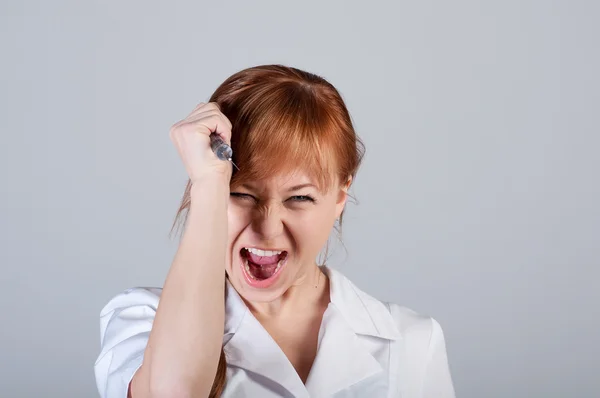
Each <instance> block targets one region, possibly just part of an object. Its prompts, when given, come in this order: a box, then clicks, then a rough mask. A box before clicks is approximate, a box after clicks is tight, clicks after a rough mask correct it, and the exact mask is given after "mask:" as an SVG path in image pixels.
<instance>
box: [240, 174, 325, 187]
mask: <svg viewBox="0 0 600 398" xmlns="http://www.w3.org/2000/svg"><path fill="white" fill-rule="evenodd" d="M237 185H238V186H239V187H244V188H248V189H254V190H260V191H282V190H284V191H287V190H293V189H294V188H299V187H300V186H305V187H306V188H307V189H315V190H317V191H319V192H321V193H326V192H327V191H328V187H325V190H323V189H321V187H319V181H318V179H317V178H315V177H314V176H311V175H310V174H309V173H308V172H307V171H306V170H303V169H295V170H293V171H291V172H282V173H278V174H275V175H273V176H271V177H268V178H261V179H247V180H243V181H239V183H238V184H237Z"/></svg>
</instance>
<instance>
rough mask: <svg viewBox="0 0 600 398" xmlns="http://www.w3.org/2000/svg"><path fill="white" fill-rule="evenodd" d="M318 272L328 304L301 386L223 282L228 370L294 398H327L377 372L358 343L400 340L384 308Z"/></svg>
mask: <svg viewBox="0 0 600 398" xmlns="http://www.w3.org/2000/svg"><path fill="white" fill-rule="evenodd" d="M321 269H322V270H323V272H324V273H325V274H326V275H327V276H328V278H329V286H330V299H331V300H330V301H331V302H330V303H329V305H328V307H327V310H326V311H325V313H324V315H323V320H322V322H321V328H320V330H319V341H318V349H317V356H316V358H315V361H314V363H313V366H312V368H311V371H310V374H309V376H308V379H307V381H306V386H305V385H304V384H303V383H302V380H301V379H300V377H299V376H298V374H297V373H296V371H295V369H294V367H293V366H292V364H291V363H290V362H289V360H288V359H287V357H286V356H285V354H284V353H283V351H282V350H281V348H280V347H279V346H278V345H277V343H276V342H275V341H274V340H273V339H272V338H271V336H270V335H269V333H268V332H267V331H266V330H265V329H264V328H263V327H262V325H261V324H260V322H258V320H256V318H255V317H254V316H253V315H252V313H251V312H250V310H249V309H248V307H247V306H246V304H245V303H244V302H243V300H242V299H241V297H240V296H239V295H238V293H237V291H236V290H235V289H234V288H233V286H232V285H231V284H230V282H229V280H227V288H226V298H225V312H226V313H225V334H224V337H223V343H224V350H225V354H226V357H227V362H228V365H229V366H234V367H238V368H242V369H245V370H246V371H249V372H252V373H255V374H258V375H261V376H263V377H265V378H267V379H269V380H270V381H271V382H273V383H276V384H278V385H280V386H281V387H282V388H284V389H285V390H287V391H289V392H290V393H291V394H292V395H293V396H294V397H308V396H310V397H326V396H331V395H333V394H335V393H336V392H338V391H341V390H343V389H346V388H348V387H350V386H351V385H354V384H356V383H359V382H361V381H363V380H365V379H367V378H369V377H371V376H374V375H376V374H378V373H380V372H382V371H383V367H382V365H381V364H380V363H379V362H378V361H377V359H375V357H374V356H373V355H372V354H371V352H370V351H369V349H368V347H367V345H366V344H365V342H364V341H361V338H362V337H363V336H370V337H375V338H378V339H382V344H383V343H384V341H383V340H391V341H395V340H399V339H400V333H399V331H398V328H397V327H396V324H395V322H394V319H393V318H392V316H391V315H390V312H389V311H388V309H387V307H386V306H385V305H384V304H383V303H382V302H380V301H379V300H376V299H374V298H373V297H371V296H369V295H367V294H366V293H364V292H362V291H361V290H360V289H358V288H357V287H356V286H355V285H354V284H353V283H352V282H350V281H349V280H348V279H347V278H346V277H345V276H343V275H342V274H341V273H339V272H338V271H336V270H334V269H331V268H328V267H325V266H322V267H321ZM386 344H387V343H386ZM387 365H388V364H386V367H387Z"/></svg>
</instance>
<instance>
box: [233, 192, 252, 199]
mask: <svg viewBox="0 0 600 398" xmlns="http://www.w3.org/2000/svg"><path fill="white" fill-rule="evenodd" d="M230 195H231V196H233V197H236V198H240V199H244V200H253V201H256V198H255V197H254V196H252V195H250V194H247V193H240V192H231V193H230Z"/></svg>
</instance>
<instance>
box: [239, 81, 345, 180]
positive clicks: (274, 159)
mask: <svg viewBox="0 0 600 398" xmlns="http://www.w3.org/2000/svg"><path fill="white" fill-rule="evenodd" d="M320 100H321V101H322V100H323V99H319V98H318V97H317V95H316V94H315V93H314V92H313V90H312V89H311V88H310V87H308V86H299V85H297V84H281V85H279V86H278V87H277V89H275V90H273V89H271V90H269V92H264V91H261V90H257V91H256V95H253V96H251V97H250V98H247V99H246V101H244V103H243V104H240V105H241V106H240V108H238V112H239V113H238V112H236V113H237V115H236V116H237V117H236V118H235V120H236V122H237V125H234V126H233V134H232V142H231V144H232V149H233V161H234V162H235V163H236V165H237V166H238V167H239V169H240V170H239V171H238V170H236V169H235V168H234V172H233V175H232V179H231V185H232V186H236V185H237V184H239V183H242V182H243V181H253V180H262V179H266V178H271V177H274V176H276V175H281V174H288V173H293V172H295V171H300V172H304V173H306V174H307V175H308V177H309V178H310V179H311V180H312V181H313V183H315V184H316V185H317V187H318V189H319V191H321V192H327V191H328V190H329V188H330V187H331V185H332V184H333V183H334V181H335V178H336V170H337V165H336V162H335V160H336V159H338V158H339V155H341V154H339V153H337V152H339V150H340V139H342V138H341V135H342V134H341V129H342V128H341V126H340V123H338V121H336V120H335V118H334V117H332V115H331V114H328V113H327V112H326V109H327V106H324V104H322V103H320Z"/></svg>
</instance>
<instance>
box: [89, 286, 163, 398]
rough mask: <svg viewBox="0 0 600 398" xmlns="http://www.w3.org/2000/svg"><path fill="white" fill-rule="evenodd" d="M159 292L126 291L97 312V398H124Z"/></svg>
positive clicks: (142, 353) (149, 289)
mask: <svg viewBox="0 0 600 398" xmlns="http://www.w3.org/2000/svg"><path fill="white" fill-rule="evenodd" d="M160 291H161V289H156V288H141V287H138V288H132V289H128V290H126V291H125V292H123V293H121V294H119V295H117V296H115V297H114V298H112V299H111V300H110V301H109V302H108V303H107V304H106V306H105V307H104V308H103V309H102V311H101V312H100V354H99V355H98V358H97V360H96V363H95V364H94V373H95V377H96V386H97V387H98V392H99V393H100V397H101V398H127V391H128V389H129V383H130V382H131V379H132V378H133V375H134V374H135V372H136V371H137V370H138V369H139V368H140V366H141V365H142V360H143V359H144V350H145V349H146V344H147V343H148V337H149V335H150V330H151V329H152V323H153V321H154V316H155V314H156V309H157V308H158V301H159V296H160Z"/></svg>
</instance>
